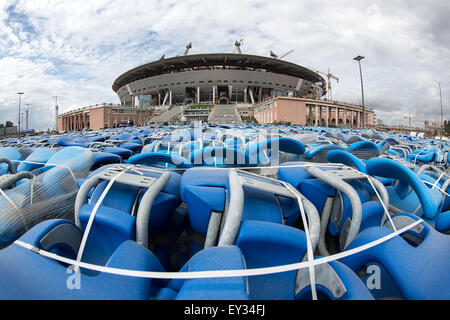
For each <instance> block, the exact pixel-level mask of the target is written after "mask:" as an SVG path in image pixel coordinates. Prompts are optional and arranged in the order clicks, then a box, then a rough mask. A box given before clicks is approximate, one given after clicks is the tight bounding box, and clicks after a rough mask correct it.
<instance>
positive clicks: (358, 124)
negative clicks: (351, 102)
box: [356, 111, 361, 128]
mask: <svg viewBox="0 0 450 320" xmlns="http://www.w3.org/2000/svg"><path fill="white" fill-rule="evenodd" d="M356 126H357V127H358V128H361V112H359V111H358V121H357V124H356Z"/></svg>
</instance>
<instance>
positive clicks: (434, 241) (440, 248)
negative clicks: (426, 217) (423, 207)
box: [340, 213, 450, 300]
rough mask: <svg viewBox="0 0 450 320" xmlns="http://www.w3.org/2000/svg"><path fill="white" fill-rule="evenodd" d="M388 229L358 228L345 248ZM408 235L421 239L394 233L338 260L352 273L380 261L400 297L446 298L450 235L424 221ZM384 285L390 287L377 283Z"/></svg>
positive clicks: (448, 295) (413, 218)
mask: <svg viewBox="0 0 450 320" xmlns="http://www.w3.org/2000/svg"><path fill="white" fill-rule="evenodd" d="M396 216H398V217H406V218H407V219H409V222H408V224H409V223H412V222H414V221H416V220H417V219H418V217H416V216H413V215H411V214H407V213H402V214H397V215H395V216H394V218H395V217H396ZM391 232H392V231H391V230H389V229H387V228H385V227H372V228H368V229H366V230H364V231H362V232H361V233H360V234H359V235H358V236H357V237H356V239H355V240H354V241H353V242H352V243H351V244H350V245H349V246H348V248H347V249H348V250H350V249H353V248H357V247H359V246H361V245H364V244H367V243H370V242H372V241H375V240H377V239H380V238H382V237H383V236H386V235H388V234H390V233H391ZM408 234H409V235H411V236H412V237H413V238H415V239H419V241H421V242H420V243H419V244H418V245H415V244H412V243H410V242H408V241H407V240H405V239H404V238H402V237H401V236H396V237H394V238H392V239H390V240H388V241H386V242H383V243H381V244H378V245H376V246H373V247H371V248H369V249H367V250H364V251H361V252H359V253H358V254H354V255H350V256H348V257H346V258H343V259H341V260H340V261H341V262H343V263H345V264H346V265H348V266H349V267H350V268H351V269H352V270H353V271H355V272H357V271H358V270H359V269H360V268H362V267H363V266H364V265H367V264H369V263H372V262H373V263H378V264H380V265H381V266H382V267H383V268H384V269H385V270H386V272H387V274H388V277H387V278H389V279H390V280H391V281H392V282H393V285H394V287H396V288H397V289H398V290H399V292H400V293H401V295H402V297H403V298H406V299H427V300H428V299H449V298H450V291H449V290H448V287H449V285H450V273H449V272H448V270H449V268H450V251H449V250H448V248H449V246H450V236H449V235H445V234H442V233H440V232H438V231H436V230H435V229H433V228H432V227H431V226H430V225H428V224H427V223H425V222H422V223H420V224H419V228H416V229H414V230H411V231H408ZM411 236H410V239H411ZM411 279H414V281H411ZM384 286H386V288H388V287H390V285H387V284H383V283H381V289H383V287H384Z"/></svg>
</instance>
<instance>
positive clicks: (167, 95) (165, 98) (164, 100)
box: [162, 91, 169, 106]
mask: <svg viewBox="0 0 450 320" xmlns="http://www.w3.org/2000/svg"><path fill="white" fill-rule="evenodd" d="M168 97H169V91H167V92H166V95H165V96H164V99H163V103H162V105H163V106H165V105H166V101H167V98H168Z"/></svg>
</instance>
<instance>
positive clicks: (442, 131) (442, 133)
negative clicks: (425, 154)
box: [439, 82, 444, 137]
mask: <svg viewBox="0 0 450 320" xmlns="http://www.w3.org/2000/svg"><path fill="white" fill-rule="evenodd" d="M439 97H440V99H441V137H443V136H444V124H443V123H442V92H441V83H440V82H439Z"/></svg>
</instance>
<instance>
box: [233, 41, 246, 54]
mask: <svg viewBox="0 0 450 320" xmlns="http://www.w3.org/2000/svg"><path fill="white" fill-rule="evenodd" d="M242 41H244V39H240V40H239V41H237V40H236V41H235V42H234V49H233V53H236V51H237V53H239V54H241V53H242V51H241V45H242Z"/></svg>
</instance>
